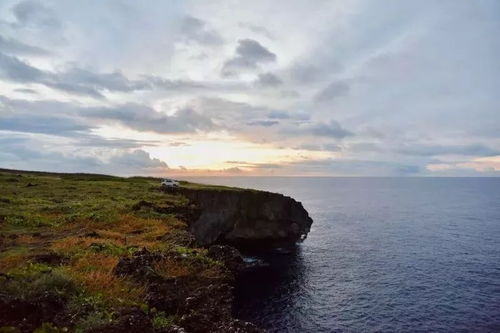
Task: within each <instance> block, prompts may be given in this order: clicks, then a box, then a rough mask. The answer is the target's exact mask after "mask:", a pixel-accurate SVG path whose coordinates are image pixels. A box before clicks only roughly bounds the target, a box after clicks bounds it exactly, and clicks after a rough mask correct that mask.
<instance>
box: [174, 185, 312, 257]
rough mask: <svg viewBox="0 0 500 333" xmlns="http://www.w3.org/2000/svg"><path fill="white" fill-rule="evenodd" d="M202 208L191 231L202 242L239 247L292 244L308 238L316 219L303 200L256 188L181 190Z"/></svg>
mask: <svg viewBox="0 0 500 333" xmlns="http://www.w3.org/2000/svg"><path fill="white" fill-rule="evenodd" d="M178 191H179V192H180V193H181V194H183V195H184V196H186V197H187V198H188V199H189V200H190V201H191V202H192V203H194V204H195V205H196V206H197V207H198V209H199V210H200V214H199V217H198V218H197V219H195V220H194V221H191V223H190V226H189V227H190V230H191V232H192V233H193V235H194V236H195V238H196V241H197V242H198V243H199V244H200V245H209V244H213V243H227V244H231V245H234V246H236V247H238V248H253V249H258V248H266V247H279V246H289V245H292V244H295V243H296V242H297V241H299V240H303V239H305V237H306V236H307V233H308V232H309V230H310V228H311V224H312V219H311V218H310V217H309V214H308V213H307V211H306V210H305V209H304V207H303V206H302V204H301V203H300V202H297V201H296V200H294V199H292V198H290V197H287V196H284V195H282V194H277V193H271V192H263V191H254V190H237V191H233V190H220V189H189V188H180V189H179V190H178Z"/></svg>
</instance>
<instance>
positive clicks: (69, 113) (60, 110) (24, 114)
mask: <svg viewBox="0 0 500 333" xmlns="http://www.w3.org/2000/svg"><path fill="white" fill-rule="evenodd" d="M105 124H108V125H116V124H120V125H122V126H125V127H128V128H131V129H135V130H137V131H143V132H156V133H160V134H169V133H194V132H196V131H210V130H214V129H218V128H219V126H217V125H216V124H215V123H214V122H213V121H212V120H211V119H210V118H208V117H206V116H204V115H202V114H200V113H198V112H196V111H194V110H193V109H191V108H180V109H178V110H177V111H176V112H175V113H174V114H172V115H167V114H165V113H162V112H159V111H156V110H155V109H153V108H151V107H148V106H146V105H142V104H134V103H128V104H121V105H115V106H101V107H88V106H80V105H73V104H71V103H63V102H57V101H25V100H13V99H9V98H6V97H2V96H0V129H3V130H10V131H17V132H25V133H44V134H52V135H58V136H73V137H76V136H78V137H80V136H82V135H84V134H87V133H89V132H90V131H91V130H92V129H94V128H96V127H98V126H102V125H105Z"/></svg>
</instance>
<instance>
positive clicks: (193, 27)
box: [181, 16, 223, 45]
mask: <svg viewBox="0 0 500 333" xmlns="http://www.w3.org/2000/svg"><path fill="white" fill-rule="evenodd" d="M181 33H182V34H183V36H184V38H185V39H186V41H188V42H196V43H199V44H203V45H218V44H221V43H222V42H223V40H222V37H221V36H220V35H219V34H218V33H217V32H216V31H215V30H213V29H211V28H209V27H208V25H207V23H206V22H205V21H202V20H200V19H199V18H196V17H192V16H187V17H185V18H184V19H183V20H182V24H181Z"/></svg>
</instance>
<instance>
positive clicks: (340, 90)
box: [314, 81, 350, 102]
mask: <svg viewBox="0 0 500 333" xmlns="http://www.w3.org/2000/svg"><path fill="white" fill-rule="evenodd" d="M349 90H350V88H349V85H348V84H347V83H346V82H343V81H335V82H332V83H330V84H329V85H328V86H327V87H326V88H324V89H323V90H321V91H320V92H319V93H318V94H317V95H316V96H315V97H314V99H315V101H316V102H330V101H332V100H333V99H335V98H337V97H341V96H345V95H347V94H348V93H349Z"/></svg>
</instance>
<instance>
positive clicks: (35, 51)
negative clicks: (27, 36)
mask: <svg viewBox="0 0 500 333" xmlns="http://www.w3.org/2000/svg"><path fill="white" fill-rule="evenodd" d="M0 50H2V51H3V52H5V53H7V54H14V55H21V56H48V55H50V52H49V51H47V50H45V49H42V48H40V47H36V46H31V45H28V44H24V43H22V42H20V41H19V40H16V39H7V38H5V37H3V36H2V35H0Z"/></svg>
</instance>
